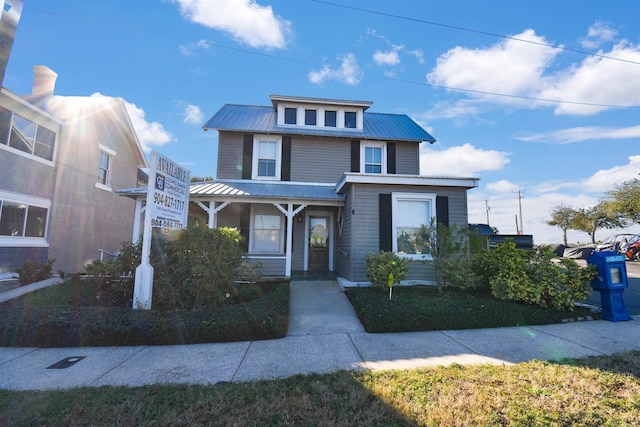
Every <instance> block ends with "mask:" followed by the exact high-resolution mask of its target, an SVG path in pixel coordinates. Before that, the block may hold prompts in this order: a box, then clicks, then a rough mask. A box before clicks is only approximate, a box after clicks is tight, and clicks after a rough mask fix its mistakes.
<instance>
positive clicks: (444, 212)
mask: <svg viewBox="0 0 640 427" xmlns="http://www.w3.org/2000/svg"><path fill="white" fill-rule="evenodd" d="M436 217H437V219H438V224H441V225H444V226H446V227H448V226H449V197H447V196H436Z"/></svg>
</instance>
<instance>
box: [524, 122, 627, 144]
mask: <svg viewBox="0 0 640 427" xmlns="http://www.w3.org/2000/svg"><path fill="white" fill-rule="evenodd" d="M629 138H640V125H639V126H630V127H626V128H607V127H602V126H580V127H575V128H569V129H561V130H557V131H551V132H541V133H531V134H527V135H520V136H516V137H515V139H518V140H520V141H527V142H544V143H549V144H570V143H573V142H581V141H592V140H602V139H629Z"/></svg>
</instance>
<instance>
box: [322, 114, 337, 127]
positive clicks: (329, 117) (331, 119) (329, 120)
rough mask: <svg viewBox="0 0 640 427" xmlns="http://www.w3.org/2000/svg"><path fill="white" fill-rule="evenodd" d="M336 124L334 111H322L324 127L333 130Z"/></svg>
mask: <svg viewBox="0 0 640 427" xmlns="http://www.w3.org/2000/svg"><path fill="white" fill-rule="evenodd" d="M337 122H338V112H337V111H335V110H325V111H324V125H325V126H326V127H330V128H334V127H336V124H337Z"/></svg>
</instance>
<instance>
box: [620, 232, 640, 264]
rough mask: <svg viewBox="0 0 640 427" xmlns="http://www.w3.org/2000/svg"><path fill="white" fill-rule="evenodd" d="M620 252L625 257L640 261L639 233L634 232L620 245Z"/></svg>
mask: <svg viewBox="0 0 640 427" xmlns="http://www.w3.org/2000/svg"><path fill="white" fill-rule="evenodd" d="M620 253H621V254H623V255H624V256H625V257H626V258H627V259H630V260H635V261H640V234H635V235H634V236H633V237H632V238H630V239H629V241H628V242H627V243H625V244H623V245H622V246H620Z"/></svg>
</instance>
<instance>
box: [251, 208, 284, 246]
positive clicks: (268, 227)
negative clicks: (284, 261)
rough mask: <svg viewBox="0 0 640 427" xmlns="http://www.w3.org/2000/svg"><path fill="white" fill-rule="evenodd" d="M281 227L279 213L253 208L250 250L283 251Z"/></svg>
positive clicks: (282, 226)
mask: <svg viewBox="0 0 640 427" xmlns="http://www.w3.org/2000/svg"><path fill="white" fill-rule="evenodd" d="M283 229H284V221H283V216H282V215H281V214H280V213H278V212H275V211H269V210H255V211H254V212H253V216H252V227H251V230H252V233H251V242H250V243H251V245H250V246H251V252H260V253H265V252H267V253H269V252H273V253H281V252H283V248H284V233H283Z"/></svg>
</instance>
